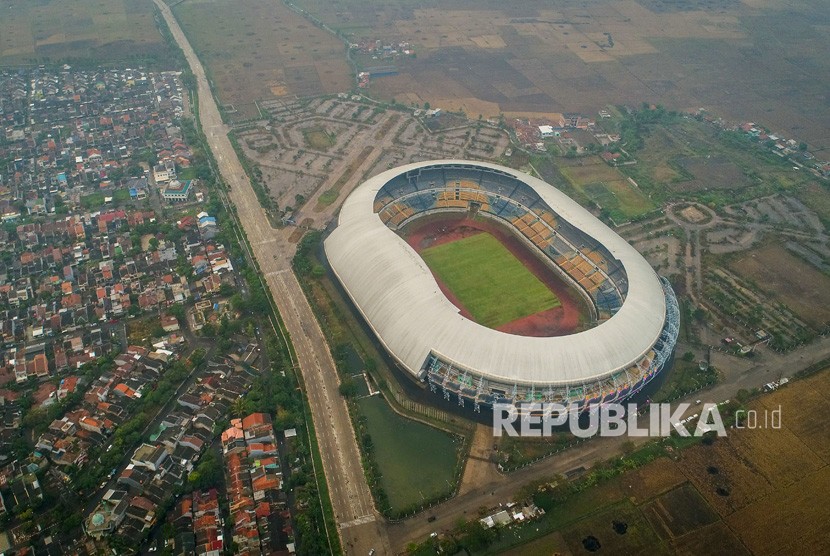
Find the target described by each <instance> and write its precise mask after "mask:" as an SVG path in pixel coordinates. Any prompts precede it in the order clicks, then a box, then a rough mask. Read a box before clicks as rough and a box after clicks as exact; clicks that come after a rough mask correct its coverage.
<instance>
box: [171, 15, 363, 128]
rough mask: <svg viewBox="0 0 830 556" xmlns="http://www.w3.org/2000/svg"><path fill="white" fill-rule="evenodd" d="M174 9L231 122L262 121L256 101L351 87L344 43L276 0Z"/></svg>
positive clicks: (333, 91) (317, 93)
mask: <svg viewBox="0 0 830 556" xmlns="http://www.w3.org/2000/svg"><path fill="white" fill-rule="evenodd" d="M173 11H174V12H175V14H176V18H177V19H178V20H179V23H180V24H181V26H182V29H183V30H184V32H185V33H186V34H187V36H188V39H189V40H190V43H191V44H192V45H193V48H194V49H195V50H196V52H197V53H198V54H199V57H200V58H201V60H202V63H204V64H205V66H206V67H205V69H206V71H207V73H208V75H209V76H210V78H211V79H212V80H213V83H214V87H215V89H216V92H217V94H218V97H219V101H220V103H221V104H222V105H224V110H225V113H226V114H227V115H228V116H229V117H231V119H233V120H243V119H247V118H251V117H258V116H260V112H259V108H258V107H257V105H256V102H257V101H261V100H268V99H275V98H282V97H292V96H294V95H299V96H313V95H320V94H325V93H336V92H341V91H348V90H350V89H351V88H352V87H353V85H354V82H353V78H352V75H351V70H350V69H349V66H348V64H347V62H346V57H345V55H344V52H343V43H342V42H341V41H340V40H339V39H337V38H336V37H334V36H332V35H331V34H329V33H326V32H325V31H322V30H321V29H318V28H317V27H315V26H314V25H312V24H311V23H310V22H308V21H306V20H305V19H303V18H302V17H301V16H300V15H298V14H297V13H295V12H294V11H292V10H291V9H289V8H288V7H287V6H286V5H285V4H283V3H282V2H269V1H266V0H247V1H245V2H232V1H230V0H184V1H183V2H180V3H177V4H175V5H174V7H173Z"/></svg>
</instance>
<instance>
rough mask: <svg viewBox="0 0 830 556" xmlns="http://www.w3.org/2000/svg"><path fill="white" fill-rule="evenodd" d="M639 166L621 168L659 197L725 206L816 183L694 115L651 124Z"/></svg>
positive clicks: (806, 173) (653, 195) (775, 158)
mask: <svg viewBox="0 0 830 556" xmlns="http://www.w3.org/2000/svg"><path fill="white" fill-rule="evenodd" d="M634 156H635V158H636V159H637V164H635V165H633V166H625V167H622V168H621V169H620V172H621V173H622V174H625V175H627V176H630V177H632V178H633V179H634V180H635V181H636V182H637V184H638V185H639V186H640V188H641V189H642V190H644V191H645V192H646V193H648V194H649V195H650V196H651V197H653V198H654V199H657V200H660V201H662V200H669V199H678V198H680V199H687V198H690V197H693V198H696V199H697V200H699V201H701V202H704V203H707V204H710V205H711V206H724V205H729V204H732V203H735V202H736V201H744V200H748V199H754V198H757V197H762V196H765V195H772V194H775V193H786V194H796V193H798V192H800V191H805V189H806V188H810V187H817V186H816V185H815V184H816V181H817V180H816V178H815V177H814V176H812V174H810V173H808V172H804V171H795V170H793V169H792V165H791V164H788V163H787V162H786V161H785V160H783V159H781V158H780V157H778V156H775V155H774V154H772V153H770V152H767V151H765V150H763V149H762V148H759V147H758V146H757V145H755V144H753V143H751V142H749V141H748V140H747V139H745V138H744V137H742V136H739V135H737V134H735V133H732V132H719V131H718V130H717V129H716V128H715V127H714V126H712V125H710V124H707V123H704V122H698V121H696V120H694V119H680V120H677V121H676V122H671V123H663V124H658V125H655V126H653V127H652V128H651V129H650V131H649V133H648V134H646V135H645V136H644V147H643V148H642V149H640V150H638V151H637V152H636V153H635V155H634Z"/></svg>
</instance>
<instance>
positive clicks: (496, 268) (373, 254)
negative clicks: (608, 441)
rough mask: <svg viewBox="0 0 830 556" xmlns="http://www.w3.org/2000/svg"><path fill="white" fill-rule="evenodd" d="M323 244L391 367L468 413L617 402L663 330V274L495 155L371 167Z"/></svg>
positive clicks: (656, 361)
mask: <svg viewBox="0 0 830 556" xmlns="http://www.w3.org/2000/svg"><path fill="white" fill-rule="evenodd" d="M324 248H325V252H326V256H327V258H328V261H329V263H330V265H331V268H332V270H333V272H334V274H335V275H336V276H337V279H338V280H339V281H340V283H341V285H342V286H343V288H344V290H345V292H346V294H347V295H348V296H349V297H350V298H351V300H352V302H353V303H354V305H355V307H356V308H357V310H358V311H359V312H360V313H361V315H362V316H363V318H364V319H365V320H366V322H367V323H368V325H369V326H370V327H371V329H372V330H373V331H374V333H375V335H376V336H377V338H378V340H379V341H380V343H381V344H383V346H384V348H385V349H386V350H387V352H388V353H389V354H390V355H391V357H392V358H393V359H394V360H395V361H396V362H397V364H398V365H399V366H400V367H401V368H402V369H403V370H404V371H406V373H408V374H409V375H411V376H412V377H413V378H415V379H417V380H420V381H423V382H426V383H427V384H428V386H429V388H430V389H431V390H432V391H433V392H437V393H440V394H441V395H443V396H444V398H446V399H447V400H454V401H457V402H458V404H459V405H461V406H464V405H465V404H467V405H472V407H473V408H474V409H475V410H476V411H480V409H481V408H482V407H485V408H488V407H492V406H493V404H496V403H512V404H518V403H522V402H531V401H533V402H556V403H563V404H569V403H575V404H578V405H579V406H580V407H581V408H583V409H585V408H588V407H590V406H595V405H601V404H606V403H611V402H620V401H622V400H624V399H626V398H628V397H629V396H631V395H633V394H634V393H636V392H638V391H639V390H641V389H642V388H643V387H644V386H645V385H646V384H647V383H649V382H650V381H651V380H652V379H654V377H655V376H657V375H658V374H659V373H660V371H661V370H663V368H664V367H665V366H666V365H667V362H668V361H669V360H670V359H671V355H672V353H673V351H674V347H675V343H676V341H677V335H678V331H679V309H678V305H677V300H676V298H675V295H674V292H673V291H672V288H671V286H670V285H669V283H668V281H667V280H666V279H665V278H661V277H659V276H658V275H657V274H656V273H655V272H654V270H653V269H652V268H651V266H650V265H649V264H648V263H647V262H646V260H645V259H644V258H643V257H642V256H641V255H640V254H639V253H638V252H637V251H636V250H635V249H634V248H633V247H631V246H630V245H629V244H628V243H627V242H626V241H625V240H623V239H622V238H621V237H619V236H618V235H617V234H616V233H614V232H613V231H612V230H611V229H610V228H608V227H607V226H605V225H604V224H603V223H602V222H600V221H599V220H598V219H597V218H595V217H594V216H593V215H592V214H591V213H590V212H588V211H587V210H586V209H584V208H583V207H581V206H580V205H579V204H577V203H576V202H575V201H573V200H572V199H570V198H569V197H568V196H567V195H565V194H563V193H562V192H560V191H559V190H557V189H556V188H554V187H552V186H550V185H548V184H546V183H545V182H543V181H542V180H539V179H537V178H534V177H532V176H529V175H527V174H524V173H522V172H518V171H516V170H512V169H509V168H504V167H501V166H498V165H494V164H489V163H484V162H470V161H464V160H439V161H428V162H419V163H414V164H409V165H406V166H402V167H399V168H395V169H392V170H389V171H386V172H383V173H381V174H379V175H377V176H374V177H372V178H370V179H369V180H367V181H366V182H364V183H363V184H361V185H360V186H359V187H358V188H357V189H355V190H354V192H352V194H351V195H350V196H349V197H348V198H347V199H346V201H345V202H344V204H343V207H342V209H341V211H340V215H339V220H338V225H337V227H336V229H335V230H334V231H333V232H332V233H331V234H330V235H329V237H328V238H326V240H325V243H324Z"/></svg>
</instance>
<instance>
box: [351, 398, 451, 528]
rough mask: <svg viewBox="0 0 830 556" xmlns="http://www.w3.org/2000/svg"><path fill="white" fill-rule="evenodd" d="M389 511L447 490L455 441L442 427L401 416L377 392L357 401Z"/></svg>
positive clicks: (406, 506) (407, 506) (394, 510)
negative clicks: (371, 445) (372, 446)
mask: <svg viewBox="0 0 830 556" xmlns="http://www.w3.org/2000/svg"><path fill="white" fill-rule="evenodd" d="M358 405H359V407H360V413H361V415H362V416H363V417H365V418H366V428H367V430H368V432H369V434H370V435H371V437H372V442H373V444H374V458H375V461H376V462H377V464H378V467H379V468H380V472H381V474H382V477H381V483H382V485H383V489H384V490H385V491H386V494H387V496H388V497H389V504H390V505H391V507H392V512H397V511H401V510H405V509H407V508H410V507H412V506H413V505H415V504H417V503H418V502H420V501H421V500H428V499H430V498H432V497H435V496H439V495H441V494H444V493H446V492H449V490H450V487H449V485H452V484H454V482H455V475H454V474H455V468H456V462H457V459H458V447H459V445H458V443H457V442H456V440H455V438H454V437H453V436H452V435H450V434H448V433H446V432H444V431H441V430H438V429H436V428H433V427H430V426H428V425H425V424H423V423H419V422H417V421H413V420H411V419H406V418H404V417H401V416H400V415H398V414H397V413H395V412H394V411H392V410H391V409H390V408H389V405H388V404H387V403H386V401H385V400H384V399H383V398H382V397H380V396H372V397H369V398H363V399H361V400H360V401H358Z"/></svg>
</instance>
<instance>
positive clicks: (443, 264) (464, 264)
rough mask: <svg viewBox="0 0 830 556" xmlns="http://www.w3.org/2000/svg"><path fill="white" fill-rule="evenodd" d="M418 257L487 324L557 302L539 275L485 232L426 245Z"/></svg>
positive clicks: (462, 302) (512, 319) (479, 321)
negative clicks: (432, 245) (439, 243)
mask: <svg viewBox="0 0 830 556" xmlns="http://www.w3.org/2000/svg"><path fill="white" fill-rule="evenodd" d="M421 257H423V259H424V260H425V261H426V263H427V265H428V266H429V268H430V269H431V270H432V271H433V272H434V273H435V274H436V275H437V276H438V278H439V279H440V280H441V281H442V282H443V283H444V284H445V285H446V286H447V287H448V288H449V289H450V291H451V292H452V293H453V294H454V295H455V296H456V297H457V298H458V301H459V302H460V303H461V304H462V305H463V306H464V307H465V308H466V309H467V310H468V311H469V312H470V314H471V315H472V316H473V319H474V320H475V321H476V322H478V323H479V324H483V325H484V326H487V327H489V328H497V327H499V326H501V325H502V324H506V323H508V322H512V321H514V320H516V319H520V318H522V317H526V316H528V315H533V314H535V313H538V312H540V311H546V310H547V309H552V308H554V307H558V306H559V305H560V302H559V299H558V298H557V297H556V295H555V294H554V293H553V292H552V291H550V289H549V288H548V287H547V286H546V285H545V284H543V283H542V281H541V280H539V279H538V278H537V277H536V276H535V275H534V274H533V273H532V272H530V270H528V269H527V268H526V267H525V266H524V265H523V264H522V263H521V261H519V259H517V258H516V257H515V256H514V255H513V254H512V253H511V252H510V251H509V250H508V249H507V247H505V246H504V245H502V243H501V242H500V241H499V240H498V239H496V238H495V237H493V236H492V235H490V234H488V233H486V232H483V233H480V234H476V235H474V236H470V237H466V238H463V239H459V240H458V241H453V242H450V243H444V244H442V245H436V246H434V247H428V248H426V249H424V250H423V251H421Z"/></svg>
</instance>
